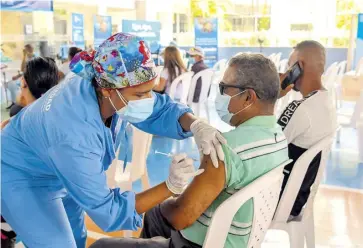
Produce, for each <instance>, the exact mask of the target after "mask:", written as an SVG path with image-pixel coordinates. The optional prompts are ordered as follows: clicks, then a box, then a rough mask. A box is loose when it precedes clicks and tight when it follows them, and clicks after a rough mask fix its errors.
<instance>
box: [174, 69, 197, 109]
mask: <svg viewBox="0 0 363 248" xmlns="http://www.w3.org/2000/svg"><path fill="white" fill-rule="evenodd" d="M193 75H194V72H192V71H188V72H185V73H183V74H181V75H179V76H178V77H177V78H175V79H174V81H173V82H172V83H171V86H170V91H169V96H170V97H171V99H174V97H175V93H176V89H177V87H178V85H179V83H181V84H182V89H183V92H182V95H181V99H180V102H181V103H184V104H186V103H187V98H188V93H189V88H190V84H191V81H192V77H193Z"/></svg>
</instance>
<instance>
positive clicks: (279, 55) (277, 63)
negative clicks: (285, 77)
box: [273, 53, 282, 67]
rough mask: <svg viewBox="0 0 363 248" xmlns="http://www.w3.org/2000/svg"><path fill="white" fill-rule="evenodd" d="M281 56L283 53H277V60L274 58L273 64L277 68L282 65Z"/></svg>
mask: <svg viewBox="0 0 363 248" xmlns="http://www.w3.org/2000/svg"><path fill="white" fill-rule="evenodd" d="M281 55H282V54H281V53H277V54H276V55H275V58H274V60H273V62H274V63H275V65H276V67H278V66H279V64H280V60H281Z"/></svg>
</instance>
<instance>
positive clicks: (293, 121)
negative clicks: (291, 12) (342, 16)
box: [278, 40, 337, 219]
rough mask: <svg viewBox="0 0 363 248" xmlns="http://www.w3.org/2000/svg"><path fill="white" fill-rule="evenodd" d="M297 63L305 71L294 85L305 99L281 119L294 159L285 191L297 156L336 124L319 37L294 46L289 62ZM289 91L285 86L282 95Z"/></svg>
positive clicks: (299, 202)
mask: <svg viewBox="0 0 363 248" xmlns="http://www.w3.org/2000/svg"><path fill="white" fill-rule="evenodd" d="M295 63H299V65H300V67H301V69H302V71H303V72H302V76H301V77H300V78H299V79H298V80H297V81H296V82H295V85H294V87H293V89H294V90H295V91H299V92H300V93H301V94H302V96H303V99H301V100H298V101H293V102H291V103H290V104H289V105H288V106H287V107H286V109H285V110H284V112H283V113H282V115H281V116H280V118H279V120H278V124H280V126H281V127H282V129H283V131H284V134H285V136H286V138H287V141H288V143H289V145H288V148H289V157H290V158H291V159H292V160H293V162H292V163H291V164H289V165H287V166H286V167H285V170H284V175H285V178H284V182H283V185H282V191H283V190H284V188H285V186H286V183H287V181H288V179H289V176H290V172H291V170H292V168H293V166H294V163H295V162H296V160H297V159H299V157H300V156H301V155H302V154H304V152H305V151H307V150H308V149H309V148H311V147H312V146H313V145H315V144H316V143H317V142H318V141H319V140H321V139H323V138H324V137H326V136H327V135H330V134H332V133H333V132H335V129H336V127H337V123H336V122H337V120H336V111H335V108H334V106H333V101H332V99H331V98H330V97H329V93H328V91H327V90H326V89H325V88H324V87H323V84H322V81H321V76H322V75H323V73H324V68H325V48H324V47H323V46H322V45H321V44H320V43H319V42H317V41H313V40H307V41H303V42H301V43H299V44H298V45H297V46H296V47H295V48H294V50H293V52H292V53H291V55H290V58H289V62H288V66H289V67H292V66H293V65H294V64H295ZM291 88H292V87H290V88H289V90H291ZM287 91H288V90H285V91H284V90H283V91H282V92H283V95H284V94H285V95H286V93H287ZM280 96H281V95H280ZM320 159H321V152H320V153H319V154H318V155H317V156H316V157H315V158H314V159H313V161H312V162H311V163H310V165H309V168H308V170H307V172H306V174H305V178H304V180H303V183H302V185H301V188H300V191H299V193H298V196H297V198H296V200H295V204H294V206H293V208H292V211H291V216H290V219H293V218H294V217H296V216H298V215H299V214H300V212H301V210H302V208H303V207H304V205H305V204H306V202H307V200H308V197H309V195H310V187H311V185H312V184H313V183H314V181H315V177H316V175H317V173H318V169H319V165H320ZM282 191H281V192H282Z"/></svg>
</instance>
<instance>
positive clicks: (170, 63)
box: [154, 46, 187, 99]
mask: <svg viewBox="0 0 363 248" xmlns="http://www.w3.org/2000/svg"><path fill="white" fill-rule="evenodd" d="M163 58H164V69H163V70H162V71H161V75H160V81H159V84H158V85H156V86H155V87H154V91H156V92H159V93H166V94H169V92H170V87H171V84H172V82H173V81H174V79H175V78H177V77H178V76H180V75H181V74H183V73H184V72H186V71H187V69H186V68H185V65H184V63H183V60H182V57H181V55H180V52H179V50H178V48H176V47H174V46H169V47H167V48H165V50H164V52H163ZM181 91H182V87H181V85H180V84H179V85H178V87H177V88H176V92H175V96H174V99H180V98H181Z"/></svg>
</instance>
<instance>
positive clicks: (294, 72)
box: [281, 62, 303, 90]
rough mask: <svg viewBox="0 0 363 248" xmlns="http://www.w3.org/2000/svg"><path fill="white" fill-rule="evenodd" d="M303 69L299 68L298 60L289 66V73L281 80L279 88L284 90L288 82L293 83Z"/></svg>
mask: <svg viewBox="0 0 363 248" xmlns="http://www.w3.org/2000/svg"><path fill="white" fill-rule="evenodd" d="M302 73H303V70H302V69H301V67H300V65H299V62H296V63H295V64H294V65H293V66H291V68H290V69H289V73H288V74H287V77H286V78H285V79H284V81H282V83H281V88H282V89H283V90H284V89H286V87H287V86H289V85H290V84H295V83H296V81H297V80H298V79H299V78H300V77H301V75H302Z"/></svg>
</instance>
